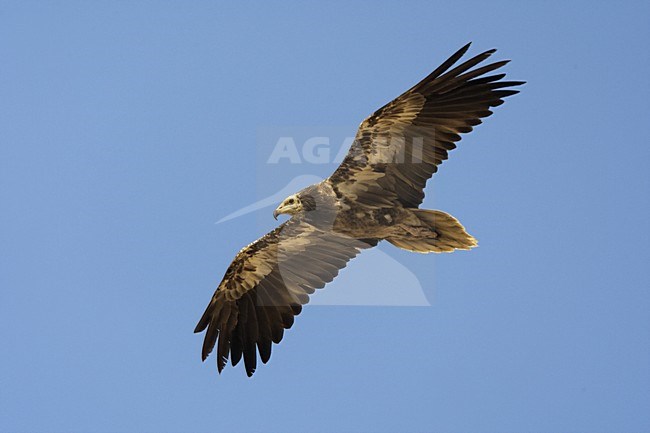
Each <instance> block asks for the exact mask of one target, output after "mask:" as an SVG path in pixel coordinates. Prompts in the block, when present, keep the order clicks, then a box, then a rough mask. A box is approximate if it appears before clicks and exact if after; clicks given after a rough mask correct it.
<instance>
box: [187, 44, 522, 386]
mask: <svg viewBox="0 0 650 433" xmlns="http://www.w3.org/2000/svg"><path fill="white" fill-rule="evenodd" d="M468 48H469V44H467V45H466V46H464V47H463V48H461V49H460V50H459V51H458V52H456V53H455V54H454V55H452V56H451V57H450V58H449V59H448V60H446V61H445V62H444V63H443V64H442V65H440V66H439V67H438V68H437V69H436V70H435V71H433V72H432V73H431V74H429V75H428V76H427V77H426V78H424V79H423V80H422V81H420V82H419V83H418V84H416V85H415V86H413V87H412V88H411V89H410V90H408V91H406V92H405V93H404V94H402V95H401V96H399V97H398V98H397V99H395V100H393V101H392V102H389V103H388V104H386V105H384V106H383V107H381V108H380V109H379V110H377V111H375V112H374V113H373V114H372V115H371V116H370V117H368V118H367V119H365V120H364V121H363V122H361V125H360V126H359V130H358V131H357V134H356V136H355V140H354V143H353V144H352V146H351V148H350V151H349V152H348V154H347V156H346V157H345V159H344V160H343V162H342V163H341V165H340V166H339V167H338V168H337V169H336V171H335V172H334V173H333V174H332V175H331V176H330V177H329V178H327V179H325V180H324V181H322V182H320V183H317V184H315V185H311V186H309V187H307V188H305V189H303V190H302V191H299V192H297V193H296V194H293V195H291V196H289V197H287V198H286V199H285V200H284V201H283V202H282V203H281V204H280V206H278V208H277V209H276V210H275V211H274V212H273V216H274V217H276V219H277V216H278V215H279V214H288V215H290V216H291V217H290V219H289V220H288V221H286V222H284V223H282V224H280V226H278V227H277V228H276V229H275V230H273V231H272V232H270V233H268V234H266V235H265V236H263V237H262V238H260V239H258V240H257V241H255V242H253V243H252V244H250V245H248V246H246V247H244V248H243V249H242V250H241V251H240V252H239V253H238V254H237V256H236V257H235V259H234V260H233V262H232V263H231V264H230V266H229V267H228V269H227V270H226V274H225V275H224V277H223V280H222V281H221V283H220V284H219V286H218V287H217V290H216V292H215V293H214V295H213V296H212V300H211V301H210V303H209V305H208V307H207V309H206V310H205V313H203V316H202V317H201V319H200V320H199V323H198V324H197V325H196V329H195V330H194V332H203V331H206V334H205V339H204V342H203V351H202V358H203V360H205V359H206V358H207V356H208V355H209V354H210V352H211V351H212V350H213V349H214V346H215V345H216V346H217V369H218V370H219V373H221V371H222V370H223V368H224V366H225V365H226V363H227V362H228V357H230V360H231V362H232V365H233V366H234V365H236V364H237V363H238V362H239V361H240V360H241V359H242V357H243V358H244V365H245V367H246V373H247V374H248V376H251V375H252V374H253V372H254V371H255V369H256V368H257V356H258V354H259V357H260V359H261V361H262V362H263V363H266V362H267V361H268V360H269V357H270V356H271V346H272V343H276V344H277V343H279V342H280V340H282V336H283V334H284V330H285V329H289V328H290V327H291V325H293V320H294V316H296V315H298V314H299V313H300V311H301V309H302V305H304V304H306V303H307V302H308V301H309V295H310V294H312V293H314V290H316V289H319V288H322V287H323V286H325V284H327V283H329V282H330V281H332V280H333V279H334V277H336V275H337V274H338V273H339V270H340V269H342V268H344V267H345V266H346V264H347V262H348V261H349V260H350V259H352V258H353V257H355V256H356V255H357V254H359V252H360V251H361V250H363V249H366V248H371V247H374V246H375V245H377V243H378V242H380V241H382V240H386V241H388V242H390V243H391V244H393V245H395V246H397V247H399V248H402V249H405V250H408V251H415V252H418V253H429V252H437V253H438V252H451V251H454V250H467V249H470V248H472V247H474V246H476V240H475V239H474V238H473V237H472V236H470V235H469V234H468V233H467V232H466V231H465V229H464V227H463V226H462V225H461V224H460V223H459V222H458V220H456V219H455V218H454V217H452V216H451V215H449V214H447V213H444V212H441V211H437V210H428V209H419V208H418V207H419V205H420V204H421V203H422V200H423V199H424V188H425V186H426V182H427V180H428V179H429V178H430V177H431V176H432V175H433V174H434V173H435V172H436V171H437V169H438V166H439V165H440V164H441V163H442V161H444V160H445V159H447V154H448V152H449V151H450V150H452V149H454V148H455V147H456V144H455V143H456V142H458V141H459V140H460V138H461V137H460V134H463V133H467V132H470V131H471V130H472V128H473V127H474V126H476V125H478V124H480V123H481V119H482V118H484V117H487V116H489V115H491V114H492V111H490V108H491V107H496V106H498V105H501V104H502V103H503V99H504V98H505V97H507V96H510V95H514V94H515V93H518V91H517V90H513V87H515V86H518V85H520V84H523V82H521V81H504V80H503V78H504V77H505V74H502V73H495V74H491V73H492V72H493V71H495V70H496V69H499V68H500V67H502V66H504V65H505V64H506V63H507V62H508V61H507V60H504V61H499V62H495V63H489V64H487V65H481V63H483V62H484V61H485V60H487V59H488V58H489V57H490V56H491V55H492V54H493V53H494V52H495V50H490V51H486V52H484V53H482V54H479V55H477V56H475V57H472V58H471V59H469V60H467V61H465V62H463V63H460V64H459V65H458V66H455V65H456V63H457V62H458V61H459V60H460V59H461V57H463V55H464V54H465V53H466V52H467V50H468ZM479 65H481V66H479Z"/></svg>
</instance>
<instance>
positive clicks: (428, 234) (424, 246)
mask: <svg viewBox="0 0 650 433" xmlns="http://www.w3.org/2000/svg"><path fill="white" fill-rule="evenodd" d="M409 212H411V213H412V214H414V215H415V217H416V218H408V220H409V222H410V223H411V225H410V226H409V227H408V229H407V231H408V233H407V234H405V235H404V236H397V237H389V238H387V239H386V240H387V241H388V242H390V243H391V244H393V245H395V246H396V247H398V248H402V249H404V250H407V251H413V252H416V253H449V252H452V251H454V250H469V249H470V248H473V247H475V246H477V245H478V243H477V242H476V239H474V237H473V236H472V235H470V234H469V233H467V231H465V227H463V225H462V224H461V223H460V222H458V220H457V219H456V218H454V217H453V216H451V215H449V214H448V213H445V212H441V211H438V210H428V209H410V210H409ZM413 221H415V222H416V224H418V225H415V226H414V225H412V222H413Z"/></svg>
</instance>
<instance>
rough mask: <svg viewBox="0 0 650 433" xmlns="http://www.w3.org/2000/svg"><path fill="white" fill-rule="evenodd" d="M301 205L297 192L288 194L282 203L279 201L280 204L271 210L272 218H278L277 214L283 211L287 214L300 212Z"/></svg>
mask: <svg viewBox="0 0 650 433" xmlns="http://www.w3.org/2000/svg"><path fill="white" fill-rule="evenodd" d="M302 210H303V207H302V201H301V200H300V195H299V194H293V195H290V196H289V197H287V198H285V199H284V200H283V201H282V203H280V206H278V207H277V208H276V209H275V210H274V211H273V218H275V219H278V215H281V214H283V213H286V214H289V215H295V214H297V213H299V212H302Z"/></svg>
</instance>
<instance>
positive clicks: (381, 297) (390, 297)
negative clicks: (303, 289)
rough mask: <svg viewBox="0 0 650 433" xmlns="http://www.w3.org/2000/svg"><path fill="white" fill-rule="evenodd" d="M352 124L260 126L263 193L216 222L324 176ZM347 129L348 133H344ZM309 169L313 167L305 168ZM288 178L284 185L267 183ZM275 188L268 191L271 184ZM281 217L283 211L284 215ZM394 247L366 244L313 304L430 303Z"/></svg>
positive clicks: (271, 204)
mask: <svg viewBox="0 0 650 433" xmlns="http://www.w3.org/2000/svg"><path fill="white" fill-rule="evenodd" d="M349 132H350V128H304V127H303V128H264V129H261V130H260V131H258V141H259V143H258V150H259V153H258V155H257V161H256V164H257V165H256V166H257V168H258V169H257V177H258V180H259V187H260V188H259V189H260V190H262V191H266V193H260V194H259V195H260V196H262V198H260V199H258V200H257V201H255V202H254V203H251V204H249V205H247V206H244V207H242V208H241V209H238V210H235V211H233V212H231V213H229V214H227V215H225V216H223V217H222V218H220V219H219V220H218V221H217V222H216V224H224V223H227V222H228V221H232V220H233V219H236V218H240V217H243V216H245V215H248V214H251V213H257V212H260V211H266V212H268V217H269V218H271V210H272V209H275V208H276V207H277V206H278V204H279V203H280V202H282V200H284V199H285V198H286V197H288V196H290V195H292V194H295V193H296V192H298V191H300V190H301V189H303V188H305V187H307V186H309V185H312V184H315V183H318V182H320V181H322V180H323V179H324V178H325V176H329V175H330V174H331V173H332V172H333V171H334V170H335V169H336V167H337V166H338V164H339V163H340V161H341V160H342V159H343V158H344V157H345V155H346V154H347V151H348V149H349V147H350V145H351V144H352V142H353V140H354V139H353V137H349V136H347V135H349ZM346 134H347V135H346ZM305 172H311V173H308V174H305ZM287 178H291V180H290V181H289V182H288V183H286V184H285V185H284V186H282V185H269V183H270V182H274V181H275V182H277V181H278V180H280V179H283V180H282V182H286V179H287ZM270 186H271V187H272V188H271V190H275V191H276V192H274V193H271V194H269V193H268V191H269V187H270ZM281 218H282V217H281ZM396 251H397V250H396V249H395V247H393V246H391V245H389V244H387V243H380V244H379V245H378V246H377V247H374V248H370V249H367V250H364V251H362V252H361V254H359V255H358V256H357V257H356V258H355V259H353V264H352V265H351V266H350V263H348V266H347V267H345V268H344V269H342V270H341V272H340V273H339V275H338V276H337V277H336V278H335V279H334V281H332V282H330V283H328V284H327V286H326V288H324V289H318V290H316V292H315V293H314V294H313V295H311V296H310V302H309V303H310V304H312V305H358V306H430V305H431V304H430V303H429V301H428V299H427V297H426V296H425V292H424V290H423V288H422V286H421V284H420V281H419V279H418V277H417V276H416V275H415V274H414V273H413V272H412V271H410V270H409V269H408V268H407V267H406V266H404V265H403V264H402V263H400V262H399V261H397V260H396V259H395V258H393V257H392V256H391V253H394V252H396Z"/></svg>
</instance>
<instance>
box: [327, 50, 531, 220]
mask: <svg viewBox="0 0 650 433" xmlns="http://www.w3.org/2000/svg"><path fill="white" fill-rule="evenodd" d="M468 48H469V44H467V45H466V46H464V47H463V48H461V49H460V50H459V51H457V52H456V53H455V54H454V55H452V56H451V57H450V58H449V59H447V60H446V61H445V62H444V63H443V64H442V65H440V66H439V67H438V68H437V69H436V70H435V71H433V72H432V73H431V74H429V75H428V76H427V77H426V78H424V79H423V80H422V81H421V82H419V83H418V84H416V85H415V86H413V88H411V89H410V90H408V91H406V92H405V93H404V94H402V95H401V96H399V97H398V98H396V99H395V100H393V101H392V102H389V103H388V104H386V105H385V106H383V107H382V108H380V109H379V110H377V111H376V112H374V113H373V114H372V115H371V116H370V117H368V118H367V119H365V120H364V121H363V122H362V123H361V125H360V126H359V130H358V131H357V134H356V137H355V141H354V143H353V144H352V146H351V148H350V151H349V152H348V154H347V156H346V157H345V159H344V160H343V162H342V163H341V165H340V166H339V167H338V168H337V169H336V171H335V172H334V173H333V174H332V176H330V178H329V179H328V180H329V182H330V183H331V184H332V186H333V187H334V189H335V191H336V192H337V194H338V195H339V196H343V197H347V198H348V199H350V200H352V201H355V202H356V203H359V204H364V205H368V206H385V205H390V204H391V203H397V202H399V203H401V204H402V205H403V206H405V207H417V206H418V205H419V204H420V203H422V200H423V199H424V187H425V185H426V182H427V180H428V179H429V178H430V177H431V176H432V175H433V174H434V173H435V172H436V171H437V167H438V165H440V164H441V163H442V161H443V160H445V159H447V153H448V152H449V151H450V150H452V149H454V148H455V147H456V145H455V142H457V141H459V140H460V138H461V137H460V135H459V134H461V133H467V132H470V131H471V130H472V128H473V127H474V126H476V125H478V124H480V123H481V119H482V118H484V117H487V116H489V115H491V114H492V112H491V111H490V108H491V107H496V106H498V105H501V104H502V103H503V98H505V97H507V96H510V95H514V94H515V93H518V91H517V90H512V89H511V88H512V87H513V86H518V85H520V84H523V82H521V81H502V79H503V78H504V77H505V74H494V75H488V74H490V72H492V71H494V70H496V69H498V68H500V67H502V66H503V65H505V64H506V63H507V62H508V61H507V60H505V61H500V62H496V63H490V64H487V65H485V66H481V67H476V68H475V66H477V65H478V64H480V63H481V62H483V61H485V60H486V59H487V58H488V57H490V55H491V54H493V53H494V52H495V51H496V50H490V51H486V52H484V53H482V54H479V55H477V56H475V57H473V58H471V59H469V60H467V61H466V62H464V63H461V64H460V65H459V66H456V67H454V68H453V69H450V68H452V66H453V65H454V64H455V63H456V62H457V61H458V60H459V59H460V58H461V57H462V56H463V55H464V54H465V52H466V51H467V50H468Z"/></svg>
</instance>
